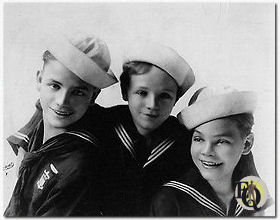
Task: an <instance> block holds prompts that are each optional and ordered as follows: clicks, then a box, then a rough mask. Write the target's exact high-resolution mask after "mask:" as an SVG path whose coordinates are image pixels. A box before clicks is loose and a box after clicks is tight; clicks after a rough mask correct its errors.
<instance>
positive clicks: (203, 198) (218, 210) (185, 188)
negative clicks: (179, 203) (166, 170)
mask: <svg viewBox="0 0 280 220" xmlns="http://www.w3.org/2000/svg"><path fill="white" fill-rule="evenodd" d="M163 186H169V187H174V188H176V189H179V190H181V191H183V192H185V193H187V194H188V195H190V196H191V197H192V198H194V199H195V200H196V201H197V202H199V203H200V204H201V205H203V206H205V207H206V208H208V209H210V210H212V211H213V212H215V213H217V214H218V215H220V216H226V214H225V213H224V212H223V210H222V209H221V208H220V206H218V205H217V204H216V203H214V202H213V201H211V200H210V199H208V198H207V197H206V196H204V195H202V194H201V193H200V192H198V191H197V190H196V189H194V188H193V187H191V186H188V185H186V184H183V183H180V182H177V181H170V182H168V183H166V184H164V185H163Z"/></svg>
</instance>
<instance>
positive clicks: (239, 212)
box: [234, 203, 243, 216]
mask: <svg viewBox="0 0 280 220" xmlns="http://www.w3.org/2000/svg"><path fill="white" fill-rule="evenodd" d="M242 211H243V208H242V206H241V205H240V204H239V203H237V205H236V208H235V211H234V216H239V215H240V214H241V213H242Z"/></svg>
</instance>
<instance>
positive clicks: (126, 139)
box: [115, 123, 175, 167]
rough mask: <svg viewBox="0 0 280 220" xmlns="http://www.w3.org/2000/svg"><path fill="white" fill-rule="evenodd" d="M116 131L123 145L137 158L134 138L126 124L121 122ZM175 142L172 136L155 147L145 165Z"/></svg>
mask: <svg viewBox="0 0 280 220" xmlns="http://www.w3.org/2000/svg"><path fill="white" fill-rule="evenodd" d="M115 131H116V133H117V135H118V136H119V138H120V140H121V141H122V143H123V145H124V146H125V147H126V149H127V150H128V151H129V152H130V154H131V155H132V157H133V158H134V159H136V152H135V149H134V144H133V141H132V138H131V137H130V136H129V135H128V132H127V131H126V130H125V128H124V126H123V125H122V124H121V123H120V124H118V125H117V126H116V127H115ZM174 142H175V140H174V139H172V138H166V139H165V140H163V141H162V142H161V143H160V144H159V145H158V146H157V147H156V148H154V149H153V150H152V152H151V155H150V156H149V157H148V159H147V162H146V163H145V164H144V165H143V167H146V166H147V165H149V164H150V163H152V162H153V161H154V160H156V159H157V158H158V157H159V156H160V155H161V154H163V153H164V152H165V151H166V150H167V149H168V148H170V147H171V146H172V145H173V143H174Z"/></svg>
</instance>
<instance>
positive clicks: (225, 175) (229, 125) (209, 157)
mask: <svg viewBox="0 0 280 220" xmlns="http://www.w3.org/2000/svg"><path fill="white" fill-rule="evenodd" d="M244 142H245V138H242V137H241V135H240V132H239V130H238V127H237V125H236V123H235V122H234V121H232V120H230V119H226V118H224V119H217V120H214V121H210V122H207V123H205V124H202V125H200V126H198V127H197V128H195V130H194V133H193V137H192V145H191V155H192V159H193V161H194V163H195V165H196V166H197V168H198V169H199V171H200V173H201V175H202V176H203V177H204V178H205V179H206V180H207V181H208V182H211V181H222V180H227V181H231V177H232V173H233V170H234V168H235V166H236V165H237V163H238V161H239V159H240V157H241V155H242V152H243V149H244V146H245V143H244Z"/></svg>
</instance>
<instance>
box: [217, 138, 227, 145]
mask: <svg viewBox="0 0 280 220" xmlns="http://www.w3.org/2000/svg"><path fill="white" fill-rule="evenodd" d="M217 143H218V144H230V142H229V141H228V140H226V139H220V140H218V141H217Z"/></svg>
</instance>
